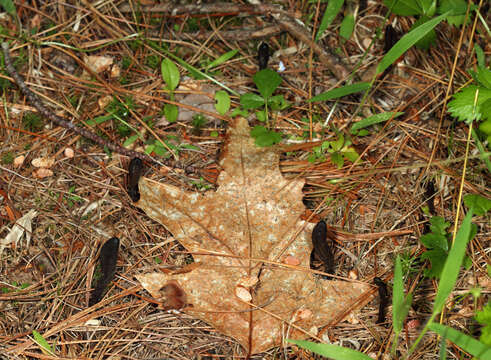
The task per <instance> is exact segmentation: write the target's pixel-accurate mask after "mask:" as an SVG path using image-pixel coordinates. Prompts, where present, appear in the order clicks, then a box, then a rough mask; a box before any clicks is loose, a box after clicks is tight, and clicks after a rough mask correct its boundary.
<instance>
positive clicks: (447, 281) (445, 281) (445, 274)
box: [433, 208, 472, 315]
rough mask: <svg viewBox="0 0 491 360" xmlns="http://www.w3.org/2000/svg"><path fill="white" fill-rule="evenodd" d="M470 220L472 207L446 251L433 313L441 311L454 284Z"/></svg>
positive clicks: (468, 237) (467, 237) (463, 253)
mask: <svg viewBox="0 0 491 360" xmlns="http://www.w3.org/2000/svg"><path fill="white" fill-rule="evenodd" d="M471 220H472V208H471V209H470V210H469V212H468V213H467V215H466V216H465V218H464V220H463V221H462V225H460V228H459V230H458V231H457V235H456V237H455V241H454V243H453V245H452V247H451V249H450V252H449V253H448V257H447V261H446V262H445V265H444V267H443V271H442V273H441V278H440V282H439V284H438V291H437V293H436V297H435V303H434V305H433V315H436V314H439V313H440V312H441V311H442V309H443V306H444V305H445V301H446V300H447V298H448V296H449V295H450V293H451V292H452V290H453V288H454V286H455V282H456V281H457V277H458V275H459V271H460V266H461V265H462V260H463V258H464V255H465V249H466V247H467V243H468V242H469V240H470V236H469V235H470V233H471Z"/></svg>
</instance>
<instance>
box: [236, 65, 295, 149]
mask: <svg viewBox="0 0 491 360" xmlns="http://www.w3.org/2000/svg"><path fill="white" fill-rule="evenodd" d="M252 80H253V81H254V84H256V87H257V89H258V90H259V94H254V93H246V94H243V95H241V96H240V104H241V106H242V109H240V110H238V111H234V113H233V114H232V116H234V115H238V114H240V115H242V116H247V115H248V112H247V110H255V109H260V110H257V111H256V117H257V119H258V120H259V121H261V122H264V123H266V127H264V126H256V127H254V129H252V131H251V136H252V137H253V138H255V144H256V145H257V146H271V145H274V144H277V143H279V142H280V141H281V134H279V133H277V132H275V131H273V130H271V129H270V124H269V110H273V111H280V110H283V109H286V108H287V107H288V106H290V104H289V102H288V101H286V100H285V98H284V97H283V95H277V96H272V95H273V93H274V91H275V90H276V89H277V88H278V86H279V85H280V84H281V82H282V79H281V76H280V75H278V73H277V72H275V71H273V70H271V69H263V70H261V71H258V72H257V73H256V74H254V76H253V78H252Z"/></svg>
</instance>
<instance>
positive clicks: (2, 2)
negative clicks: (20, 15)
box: [0, 0, 17, 18]
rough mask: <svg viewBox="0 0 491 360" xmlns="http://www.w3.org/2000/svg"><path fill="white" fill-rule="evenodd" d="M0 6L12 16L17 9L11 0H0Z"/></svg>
mask: <svg viewBox="0 0 491 360" xmlns="http://www.w3.org/2000/svg"><path fill="white" fill-rule="evenodd" d="M0 6H1V7H3V8H4V9H5V11H6V12H7V13H8V14H9V15H11V16H13V17H14V18H15V17H16V15H17V11H16V10H15V5H14V2H13V1H12V0H0Z"/></svg>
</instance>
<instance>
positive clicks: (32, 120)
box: [22, 112, 44, 132]
mask: <svg viewBox="0 0 491 360" xmlns="http://www.w3.org/2000/svg"><path fill="white" fill-rule="evenodd" d="M22 125H23V126H24V129H26V130H29V131H32V132H36V131H39V130H41V129H42V128H43V126H44V122H43V119H42V118H41V116H40V115H39V114H36V113H32V112H27V113H25V114H24V116H23V117H22Z"/></svg>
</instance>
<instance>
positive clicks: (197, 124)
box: [191, 114, 207, 134]
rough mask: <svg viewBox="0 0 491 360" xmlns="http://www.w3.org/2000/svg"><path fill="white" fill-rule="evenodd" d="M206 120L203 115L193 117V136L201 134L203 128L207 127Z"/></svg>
mask: <svg viewBox="0 0 491 360" xmlns="http://www.w3.org/2000/svg"><path fill="white" fill-rule="evenodd" d="M206 122H207V120H206V118H205V117H204V116H203V114H196V115H194V116H193V120H192V121H191V124H192V125H193V134H199V133H200V132H201V128H202V127H203V126H205V125H206Z"/></svg>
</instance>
